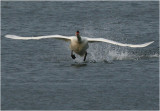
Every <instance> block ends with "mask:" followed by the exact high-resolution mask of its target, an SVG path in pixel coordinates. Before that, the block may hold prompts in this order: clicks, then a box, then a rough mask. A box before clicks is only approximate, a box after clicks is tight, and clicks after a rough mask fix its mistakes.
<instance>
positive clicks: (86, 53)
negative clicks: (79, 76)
mask: <svg viewBox="0 0 160 111" xmlns="http://www.w3.org/2000/svg"><path fill="white" fill-rule="evenodd" d="M86 57H87V52H86V53H85V55H84V59H83V61H85V60H86Z"/></svg>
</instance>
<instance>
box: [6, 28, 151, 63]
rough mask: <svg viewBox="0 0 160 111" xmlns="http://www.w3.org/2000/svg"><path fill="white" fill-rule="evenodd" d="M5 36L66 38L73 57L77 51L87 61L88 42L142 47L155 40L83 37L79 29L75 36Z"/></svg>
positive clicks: (13, 37)
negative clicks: (139, 41) (127, 41)
mask: <svg viewBox="0 0 160 111" xmlns="http://www.w3.org/2000/svg"><path fill="white" fill-rule="evenodd" d="M5 37H6V38H10V39H19V40H39V39H46V38H55V39H60V40H64V41H67V42H70V49H71V57H72V59H75V58H76V56H75V54H73V52H75V53H76V54H78V55H80V56H84V59H83V61H85V60H86V57H87V49H88V48H89V45H88V43H93V42H106V43H110V44H114V45H118V46H123V47H132V48H141V47H146V46H148V45H150V44H152V43H153V42H154V41H151V42H147V43H144V44H136V45H134V44H123V43H120V42H116V41H112V40H108V39H104V38H89V37H82V36H80V32H79V31H76V34H75V36H62V35H48V36H37V37H21V36H16V35H5Z"/></svg>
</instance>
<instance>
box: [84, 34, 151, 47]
mask: <svg viewBox="0 0 160 111" xmlns="http://www.w3.org/2000/svg"><path fill="white" fill-rule="evenodd" d="M86 38H87V40H88V42H91V43H92V42H106V43H110V44H114V45H119V46H124V47H133V48H138V47H146V46H148V45H150V44H152V43H153V42H154V41H151V42H147V43H144V44H136V45H134V44H124V43H120V42H116V41H112V40H108V39H104V38H88V37H86Z"/></svg>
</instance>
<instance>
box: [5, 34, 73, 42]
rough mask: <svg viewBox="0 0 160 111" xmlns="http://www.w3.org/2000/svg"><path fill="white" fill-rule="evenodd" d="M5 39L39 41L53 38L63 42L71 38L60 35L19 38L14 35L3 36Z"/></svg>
mask: <svg viewBox="0 0 160 111" xmlns="http://www.w3.org/2000/svg"><path fill="white" fill-rule="evenodd" d="M5 37H6V38H10V39H19V40H31V39H32V40H39V39H47V38H55V39H62V40H65V41H70V40H71V38H72V37H68V36H62V35H48V36H37V37H21V36H16V35H5Z"/></svg>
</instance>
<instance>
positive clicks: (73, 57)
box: [71, 50, 76, 59]
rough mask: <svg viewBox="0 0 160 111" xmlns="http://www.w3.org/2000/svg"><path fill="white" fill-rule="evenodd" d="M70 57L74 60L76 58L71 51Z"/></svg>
mask: <svg viewBox="0 0 160 111" xmlns="http://www.w3.org/2000/svg"><path fill="white" fill-rule="evenodd" d="M71 57H72V59H75V58H76V56H75V55H74V54H73V50H72V51H71Z"/></svg>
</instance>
